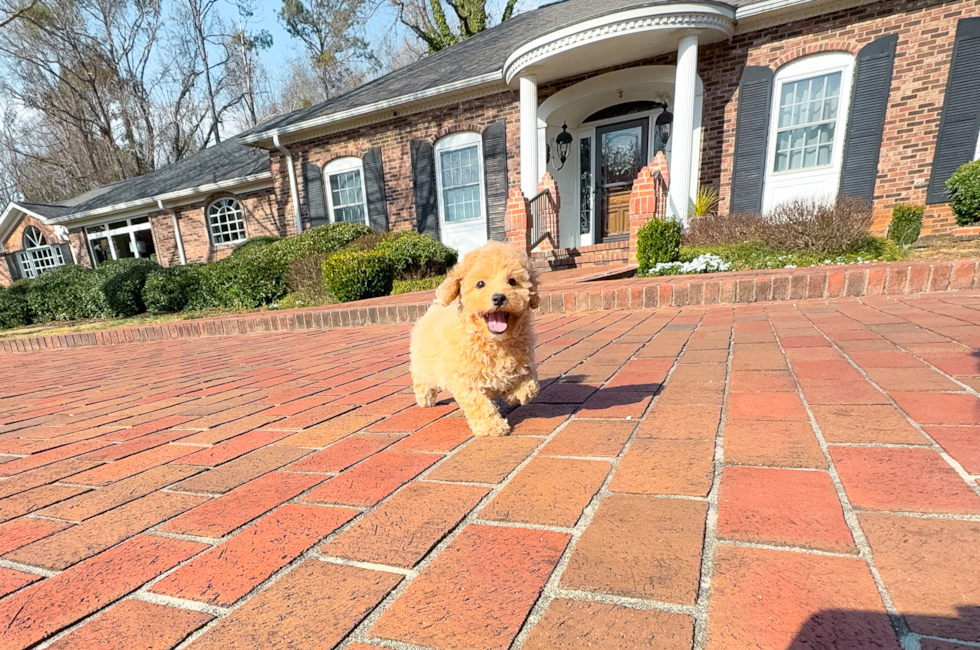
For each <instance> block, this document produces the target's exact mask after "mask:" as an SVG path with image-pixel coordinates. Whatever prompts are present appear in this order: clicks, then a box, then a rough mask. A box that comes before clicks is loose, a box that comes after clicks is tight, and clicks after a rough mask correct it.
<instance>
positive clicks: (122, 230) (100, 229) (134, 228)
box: [85, 217, 153, 266]
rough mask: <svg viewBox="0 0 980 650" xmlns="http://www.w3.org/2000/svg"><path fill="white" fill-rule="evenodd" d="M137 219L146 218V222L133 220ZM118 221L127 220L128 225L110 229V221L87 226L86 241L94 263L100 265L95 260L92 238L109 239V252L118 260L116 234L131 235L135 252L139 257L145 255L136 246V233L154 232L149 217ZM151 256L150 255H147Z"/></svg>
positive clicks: (130, 240) (131, 242)
mask: <svg viewBox="0 0 980 650" xmlns="http://www.w3.org/2000/svg"><path fill="white" fill-rule="evenodd" d="M137 219H146V221H145V222H144V223H136V224H134V223H133V221H135V220H137ZM116 221H125V222H126V225H125V226H121V227H119V228H112V229H109V223H108V222H107V223H101V224H99V225H97V226H88V227H87V228H85V241H86V243H87V244H88V246H89V255H90V256H91V259H92V263H93V264H94V265H95V266H98V265H99V264H98V262H96V261H95V251H94V250H93V249H92V240H94V239H106V240H108V241H109V252H110V253H112V259H113V260H118V259H119V255H118V254H117V253H116V243H115V242H114V241H113V239H112V238H113V237H114V236H116V235H126V234H128V235H129V242H130V246H131V247H132V248H133V254H134V255H135V257H137V258H141V257H143V256H142V255H140V252H139V249H138V248H137V247H136V233H137V232H140V231H143V230H149V231H150V232H151V234H152V231H153V224H151V223H150V220H149V217H134V218H132V219H117V220H115V221H113V222H112V223H115V222H116ZM147 257H149V256H147Z"/></svg>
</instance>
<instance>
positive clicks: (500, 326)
mask: <svg viewBox="0 0 980 650" xmlns="http://www.w3.org/2000/svg"><path fill="white" fill-rule="evenodd" d="M483 320H485V321H487V328H488V329H489V330H490V331H491V332H493V333H494V334H503V333H504V332H506V331H507V323H508V321H509V320H510V314H509V313H507V312H505V311H504V310H502V309H498V310H497V311H491V312H487V313H486V314H484V315H483Z"/></svg>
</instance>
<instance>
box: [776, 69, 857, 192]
mask: <svg viewBox="0 0 980 650" xmlns="http://www.w3.org/2000/svg"><path fill="white" fill-rule="evenodd" d="M850 60H851V59H850V55H840V54H834V55H830V56H829V57H815V58H814V60H803V61H801V62H800V67H798V68H796V69H795V70H794V69H793V68H792V67H791V66H787V68H789V69H788V70H786V71H783V70H781V71H780V72H779V73H777V76H776V80H775V88H774V90H775V92H774V98H773V102H774V105H773V115H772V117H771V122H772V125H771V127H770V140H769V157H768V160H767V165H768V169H767V173H766V187H765V195H764V201H763V209H765V210H768V209H771V208H773V207H775V206H776V205H779V204H780V203H784V202H787V201H791V200H794V199H798V198H807V197H812V198H818V199H825V200H833V199H834V197H836V195H837V188H838V185H839V183H840V163H841V158H842V153H843V145H844V130H845V125H846V121H845V116H844V112H845V111H846V109H847V99H848V97H849V96H850V92H849V81H850V70H849V68H848V67H847V65H848V64H849V62H850ZM834 68H836V69H834Z"/></svg>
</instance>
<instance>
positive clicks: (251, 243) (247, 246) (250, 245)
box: [231, 235, 282, 255]
mask: <svg viewBox="0 0 980 650" xmlns="http://www.w3.org/2000/svg"><path fill="white" fill-rule="evenodd" d="M281 239H282V237H273V236H271V235H261V236H259V237H252V238H251V239H246V240H245V241H243V242H242V243H241V244H238V245H237V246H235V249H234V250H233V251H231V254H232V255H237V254H239V253H242V252H244V251H250V250H254V249H256V248H265V247H266V246H268V245H269V244H275V243H276V242H277V241H280V240H281Z"/></svg>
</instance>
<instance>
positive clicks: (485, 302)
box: [411, 242, 538, 436]
mask: <svg viewBox="0 0 980 650" xmlns="http://www.w3.org/2000/svg"><path fill="white" fill-rule="evenodd" d="M537 306H538V284H537V279H536V278H535V275H534V273H533V272H532V270H531V267H530V265H529V263H528V259H527V255H525V254H524V252H523V251H520V250H518V249H517V248H514V247H513V246H509V245H507V244H502V243H499V242H489V243H487V244H484V245H483V246H481V247H480V248H477V249H476V250H473V251H471V252H469V253H468V254H467V255H466V256H465V257H464V258H463V259H462V260H461V261H460V262H459V263H458V264H457V265H456V266H454V267H453V268H452V270H451V271H450V272H449V275H448V276H447V277H446V280H445V281H444V282H443V283H442V284H440V285H439V288H438V289H436V300H435V303H434V304H433V306H432V307H430V308H429V310H428V311H427V312H426V313H425V316H423V317H422V318H421V320H419V322H418V323H416V325H415V328H414V329H413V330H412V343H411V372H412V384H413V387H414V389H415V399H416V401H417V402H418V405H419V406H421V407H423V408H424V407H428V406H432V405H433V404H435V401H436V396H437V395H438V394H439V391H440V390H448V391H449V392H450V393H452V394H453V397H455V398H456V402H457V403H458V404H459V406H460V408H461V409H463V414H464V415H465V416H466V420H467V422H469V425H470V429H471V430H472V431H473V434H474V435H477V436H503V435H507V433H508V432H509V431H510V425H508V424H507V421H506V420H505V419H504V418H503V417H501V416H500V412H499V411H498V410H497V407H496V405H494V403H493V398H494V397H498V396H499V397H502V398H503V399H505V400H506V401H508V402H510V403H514V402H520V403H521V404H527V403H528V402H529V401H531V399H532V398H533V397H534V396H535V395H537V394H538V375H537V368H536V366H535V363H534V332H533V330H532V329H531V310H532V309H534V308H535V307H537Z"/></svg>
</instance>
